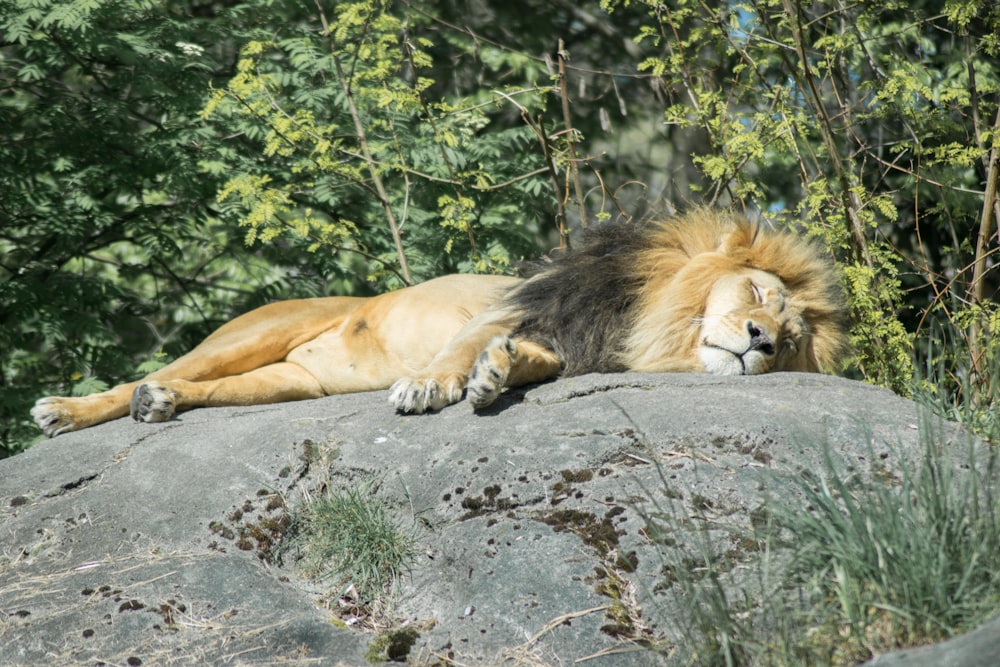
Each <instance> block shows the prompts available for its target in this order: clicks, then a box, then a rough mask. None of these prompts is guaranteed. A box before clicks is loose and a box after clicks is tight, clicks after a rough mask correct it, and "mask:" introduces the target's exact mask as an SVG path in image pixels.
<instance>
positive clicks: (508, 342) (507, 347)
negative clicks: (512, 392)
mask: <svg viewBox="0 0 1000 667" xmlns="http://www.w3.org/2000/svg"><path fill="white" fill-rule="evenodd" d="M515 361H517V343H515V342H514V341H513V340H512V339H511V338H509V337H507V336H497V337H496V338H494V339H493V340H491V341H490V343H489V345H487V346H486V349H485V350H483V352H482V354H480V355H479V358H478V359H476V363H475V365H474V366H473V367H472V374H471V375H470V376H469V385H468V387H466V393H467V395H468V397H469V402H470V403H472V407H474V408H485V407H486V406H487V405H490V404H491V403H493V401H495V400H497V396H499V395H500V392H501V391H503V389H504V387H506V386H507V378H508V377H509V376H510V369H511V368H513V367H514V362H515Z"/></svg>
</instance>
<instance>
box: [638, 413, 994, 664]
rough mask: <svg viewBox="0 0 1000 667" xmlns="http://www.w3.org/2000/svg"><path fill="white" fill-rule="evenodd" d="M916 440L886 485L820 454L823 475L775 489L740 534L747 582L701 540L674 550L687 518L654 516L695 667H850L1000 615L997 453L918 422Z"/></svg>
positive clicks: (887, 462)
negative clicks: (959, 446)
mask: <svg viewBox="0 0 1000 667" xmlns="http://www.w3.org/2000/svg"><path fill="white" fill-rule="evenodd" d="M921 437H922V438H923V440H924V447H923V455H922V456H921V457H919V458H918V460H915V461H901V460H895V457H891V458H889V459H884V460H881V465H883V466H884V467H885V474H884V475H883V476H880V475H878V473H877V471H875V477H873V478H870V479H867V480H860V479H859V478H858V475H857V473H856V471H854V470H853V468H852V466H851V464H850V463H849V462H846V461H841V460H839V459H838V458H837V456H836V454H835V453H834V452H832V450H830V449H829V446H828V449H827V452H826V454H827V462H826V466H825V469H824V470H823V471H821V472H818V473H809V474H805V475H799V474H796V475H795V476H794V477H788V478H781V479H776V480H775V481H776V482H777V484H775V485H772V486H771V488H770V490H769V493H768V497H767V499H762V500H763V501H764V503H765V504H764V505H763V507H766V508H767V509H766V511H761V512H759V515H760V517H761V521H760V522H759V523H758V525H757V526H755V528H756V530H755V531H754V532H753V533H751V534H747V535H745V536H744V537H743V538H742V542H743V543H744V544H748V545H752V547H753V548H752V549H751V551H752V552H753V556H752V557H750V558H749V559H748V560H749V561H750V562H749V563H743V564H742V566H741V567H740V568H739V569H740V570H742V572H743V573H744V574H743V576H742V579H735V578H734V575H733V571H732V568H731V566H730V567H727V564H726V562H725V560H726V559H725V557H720V556H718V555H717V550H716V549H714V548H713V545H712V544H711V543H710V541H709V538H708V535H707V531H706V534H705V535H704V536H703V542H702V543H700V544H698V545H696V547H695V548H694V549H693V550H691V549H682V548H680V547H678V546H676V545H674V544H672V543H671V542H670V541H669V538H668V537H667V536H668V535H669V533H670V529H671V525H672V523H673V522H676V521H679V520H684V518H682V517H679V516H678V512H679V510H678V509H677V508H661V511H660V512H659V513H658V515H657V516H655V517H653V516H650V517H648V518H647V530H646V532H647V534H649V535H650V536H652V537H653V538H654V539H655V540H656V541H658V542H659V543H660V544H661V548H660V551H661V555H662V558H663V561H664V570H665V571H666V572H668V573H669V574H670V578H669V580H668V581H667V582H666V583H667V585H668V586H669V587H670V591H671V594H672V597H675V598H676V599H677V601H678V604H680V605H683V608H684V609H685V610H686V615H684V616H685V618H683V619H682V620H681V626H682V631H683V632H684V633H685V642H684V644H685V646H686V647H688V648H689V650H690V651H691V660H692V662H693V663H695V664H705V665H715V664H718V665H740V664H752V665H800V664H830V665H853V664H858V663H860V662H863V661H865V660H867V659H870V658H871V657H873V656H874V655H877V654H879V653H882V652H885V651H888V650H892V649H894V648H898V647H901V646H918V645H922V644H926V643H931V642H935V641H940V640H943V639H946V638H948V637H951V636H952V635H954V634H956V633H957V632H961V631H964V630H968V629H971V628H973V627H975V626H976V625H977V624H979V623H981V622H983V621H984V620H986V619H987V618H988V617H989V616H991V615H992V614H993V613H995V609H996V605H997V603H998V601H1000V578H998V577H997V571H998V567H1000V557H998V553H1000V551H998V547H1000V514H998V513H997V508H996V498H997V494H998V492H1000V488H998V484H1000V477H998V473H1000V470H998V467H997V460H996V452H995V451H994V450H992V449H989V450H987V449H984V448H982V447H981V446H972V445H971V444H970V445H969V446H968V448H967V449H965V450H964V451H961V452H955V451H954V449H953V447H952V446H951V443H948V442H946V438H945V437H944V435H943V434H941V433H938V432H935V431H933V430H931V429H930V427H928V426H926V425H925V426H924V427H923V428H922V430H921ZM956 454H957V456H956ZM872 460H873V461H876V460H880V459H879V458H878V457H874V456H873V457H872ZM959 460H968V462H969V463H968V464H963V465H960V464H959ZM803 508H807V509H806V510H803ZM663 509H666V511H662V510H663Z"/></svg>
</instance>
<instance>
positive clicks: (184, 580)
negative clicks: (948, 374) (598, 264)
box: [0, 374, 979, 666]
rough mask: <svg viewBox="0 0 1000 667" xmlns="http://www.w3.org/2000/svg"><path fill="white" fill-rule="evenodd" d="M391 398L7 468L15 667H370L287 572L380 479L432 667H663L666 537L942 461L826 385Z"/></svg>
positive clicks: (363, 645)
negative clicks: (326, 502) (345, 497)
mask: <svg viewBox="0 0 1000 667" xmlns="http://www.w3.org/2000/svg"><path fill="white" fill-rule="evenodd" d="M386 396H387V394H386V393H385V392H374V393H370V394H353V395H345V396H337V397H329V398H324V399H319V400H314V401H303V402H298V403H286V404H280V405H267V406H254V407H239V408H218V409H200V410H194V411H191V412H187V413H182V414H181V415H180V416H179V417H178V418H177V419H175V420H173V421H170V422H167V423H164V424H159V425H148V424H137V423H133V422H131V421H129V420H127V419H123V420H119V421H116V422H112V423H108V424H104V425H101V426H98V427H94V428H91V429H87V430H84V431H79V432H76V433H70V434H67V435H63V436H60V437H57V438H55V439H53V440H49V441H46V442H42V443H40V444H38V445H36V446H35V447H33V448H32V449H30V450H29V451H27V452H25V453H24V454H21V455H18V456H16V457H13V458H11V459H7V460H4V461H0V523H2V534H3V542H2V544H3V554H2V557H0V664H3V665H16V664H35V663H41V662H45V663H48V664H75V663H83V662H91V663H92V662H94V661H102V662H106V663H112V664H133V665H137V664H170V663H172V662H204V663H212V662H223V661H230V662H233V663H235V664H241V663H253V664H257V663H263V662H266V663H272V662H288V663H292V664H295V663H297V662H302V663H306V662H309V661H310V660H313V659H319V660H320V661H321V662H322V663H323V664H345V665H364V664H367V663H366V657H365V654H366V651H368V649H369V644H370V643H371V642H372V639H373V635H371V634H368V633H364V632H360V631H357V630H351V629H348V628H346V627H343V625H342V624H337V623H334V617H333V615H332V614H331V613H330V612H329V611H328V610H326V609H324V608H323V606H322V604H321V603H322V601H323V599H324V598H323V596H322V594H321V590H320V589H319V588H318V587H317V585H316V584H314V583H311V582H308V581H306V580H305V579H303V578H302V577H301V576H300V575H299V574H298V572H297V570H296V568H295V564H294V558H291V557H286V558H284V559H283V561H284V562H283V563H282V564H280V565H279V564H269V563H268V562H267V559H266V558H265V557H267V556H269V555H270V554H271V551H272V550H273V549H274V548H275V545H276V544H277V541H278V539H279V536H280V533H281V527H282V525H283V524H282V523H281V522H282V517H283V516H284V513H285V512H287V511H290V510H291V509H293V508H294V507H296V506H297V505H298V504H300V503H301V502H302V498H303V497H304V496H305V495H308V494H315V493H316V492H317V491H318V490H319V489H320V488H321V487H322V485H324V484H326V483H333V484H341V483H343V484H351V483H355V482H357V481H359V480H363V479H367V478H371V477H374V478H376V479H378V480H379V481H380V493H382V494H383V495H385V496H386V497H387V498H388V499H389V500H390V501H391V502H392V503H393V504H394V506H395V507H396V508H397V509H398V516H399V517H400V519H401V520H402V521H404V522H409V523H410V525H420V526H423V527H422V528H421V530H420V531H419V533H418V535H419V537H418V540H419V547H420V548H419V551H420V553H419V556H418V558H417V562H416V563H415V564H414V565H413V568H412V572H411V574H410V576H409V577H407V579H406V581H405V582H404V584H403V587H402V590H401V593H400V597H399V601H398V605H397V608H396V609H395V610H394V614H395V616H396V617H397V618H399V619H401V621H402V622H403V623H404V624H405V625H406V627H409V628H413V629H415V630H416V632H415V633H414V635H413V636H414V639H415V640H414V641H413V642H412V646H410V647H409V650H408V657H409V659H410V661H411V662H414V663H417V664H438V663H437V662H436V661H439V660H452V661H455V662H458V663H460V664H515V665H516V664H525V663H526V662H527V661H528V659H529V658H530V660H532V661H534V662H532V664H572V663H573V662H574V661H581V660H586V664H587V665H616V666H617V665H654V664H664V663H666V662H667V658H666V657H665V654H664V653H662V652H653V651H649V650H645V649H644V648H643V646H642V645H643V643H644V640H648V639H650V638H653V637H658V638H660V637H665V638H666V641H667V642H668V643H669V641H671V639H670V638H671V636H672V635H671V632H673V630H672V628H671V626H672V625H673V624H672V622H671V621H670V619H671V614H678V613H683V610H682V609H679V608H676V607H672V606H671V604H670V603H669V602H667V601H665V600H664V596H663V595H662V594H661V593H659V592H658V589H657V585H658V584H659V583H661V582H662V580H663V566H664V564H663V562H662V559H661V558H660V556H659V555H658V553H659V552H658V551H657V550H656V549H655V548H654V546H653V545H652V544H651V543H650V541H649V539H648V538H647V537H646V536H645V535H644V530H643V527H644V519H643V516H644V515H648V514H649V513H651V512H653V511H656V510H657V508H662V507H664V506H667V505H669V506H671V507H676V508H679V509H681V510H683V511H685V512H689V511H690V512H692V513H695V514H697V515H698V516H699V517H701V518H704V519H707V520H709V521H717V522H718V523H719V524H720V525H722V524H727V525H729V524H731V525H732V526H736V527H739V526H744V527H746V526H749V524H750V521H751V517H752V515H753V513H754V512H755V511H757V510H759V509H760V507H761V504H762V489H763V488H764V487H766V486H767V484H768V483H769V481H770V480H773V478H774V477H773V475H774V473H775V472H776V471H777V472H784V473H791V474H796V473H798V472H801V471H819V470H822V469H823V466H824V456H825V453H826V452H834V453H835V456H836V457H837V458H839V459H840V460H841V461H842V462H843V463H844V464H845V465H846V466H850V467H851V468H852V469H856V470H857V471H859V472H861V473H878V472H879V471H881V470H884V468H885V467H886V466H888V465H891V464H890V463H889V462H888V461H890V456H889V454H890V452H892V453H898V452H904V453H907V452H908V453H910V454H915V453H918V452H919V450H920V445H919V440H918V432H917V425H918V415H917V410H916V408H915V406H914V404H913V403H912V402H910V401H907V400H904V399H901V398H899V397H897V396H895V395H893V394H892V393H890V392H888V391H885V390H880V389H876V388H873V387H871V386H868V385H864V384H861V383H858V382H854V381H850V380H846V379H842V378H835V377H828V376H819V375H807V374H773V375H766V376H757V377H735V378H719V377H712V376H707V375H682V374H674V375H643V374H622V375H591V376H584V377H579V378H570V379H565V380H561V381H558V382H554V383H551V384H546V385H541V386H538V387H533V388H529V389H526V390H515V391H511V392H509V393H508V394H505V395H504V396H502V397H501V398H500V399H499V400H498V402H497V404H495V405H494V406H492V407H491V408H490V409H489V410H488V411H485V412H481V413H473V412H472V410H471V409H470V408H469V406H468V405H467V404H466V403H459V404H457V405H455V406H452V407H449V408H446V409H445V410H443V411H442V412H440V413H438V414H432V415H400V414H396V413H395V412H394V411H393V410H392V409H391V407H390V406H389V405H388V403H387V402H386ZM940 428H942V429H947V428H948V427H947V426H940ZM894 455H895V454H894ZM718 538H719V541H720V544H722V545H723V547H725V544H726V540H727V539H728V540H730V542H732V541H733V540H734V539H735V538H731V536H730V533H728V532H726V531H720V532H719V533H718ZM679 539H684V538H683V537H681V538H679ZM729 548H733V547H732V544H730V546H729ZM4 619H6V620H4ZM634 640H638V641H634ZM404 652H406V651H405V650H404ZM441 664H445V663H441ZM893 664H896V663H893ZM899 664H911V663H906V662H903V663H899ZM912 664H920V665H923V664H930V663H924V662H920V663H912ZM941 664H944V663H941ZM949 664H951V663H949ZM954 664H960V663H954ZM961 664H966V663H961ZM967 664H969V665H972V664H974V663H967ZM975 664H979V663H975Z"/></svg>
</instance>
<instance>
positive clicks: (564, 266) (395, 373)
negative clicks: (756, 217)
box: [31, 209, 847, 436]
mask: <svg viewBox="0 0 1000 667" xmlns="http://www.w3.org/2000/svg"><path fill="white" fill-rule="evenodd" d="M844 312H845V311H844V305H843V300H842V295H841V294H840V291H839V289H838V281H837V278H836V274H835V273H834V270H833V267H832V266H831V265H830V264H829V263H828V262H827V261H825V260H824V259H823V258H822V257H821V255H820V254H819V253H818V251H817V250H816V249H815V248H814V247H813V246H812V245H810V244H808V243H806V242H805V241H803V240H801V239H800V238H798V237H796V236H793V235H791V234H788V233H782V232H771V231H766V230H764V229H762V228H761V227H759V226H756V225H754V224H751V223H750V222H748V221H747V220H745V219H743V218H739V217H736V216H731V215H728V214H723V213H717V212H714V211H708V210H705V209H700V210H696V211H694V212H692V213H689V214H687V215H685V216H682V217H678V218H674V219H672V220H668V221H667V222H664V223H661V224H656V225H634V224H614V225H604V226H602V227H600V228H598V229H596V230H595V231H594V232H592V233H591V234H590V235H589V237H588V239H587V240H585V242H584V244H583V246H582V247H580V248H579V249H578V250H575V251H573V252H571V253H568V254H567V255H565V256H562V257H560V258H559V259H556V260H555V261H553V262H550V263H546V264H538V265H537V266H535V267H534V272H533V275H531V276H530V277H528V278H526V279H519V278H510V277H502V276H480V275H451V276H445V277H442V278H437V279H435V280H429V281H427V282H425V283H422V284H419V285H415V286H413V287H407V288H405V289H401V290H398V291H395V292H390V293H387V294H381V295H379V296H375V297H371V298H358V297H327V298H317V299H301V300H294V301H283V302H278V303H273V304H270V305H267V306H263V307H261V308H258V309H256V310H254V311H251V312H249V313H247V314H245V315H242V316H240V317H237V318H236V319H234V320H232V321H231V322H229V323H227V324H225V325H223V326H222V327H221V328H219V329H218V330H217V331H215V332H214V333H213V334H211V335H210V336H209V337H208V338H206V339H205V340H204V342H202V343H201V344H200V345H199V346H198V347H196V348H195V349H194V350H192V351H191V352H190V353H188V354H186V355H184V356H183V357H181V358H179V359H177V360H176V361H174V362H173V363H171V364H169V365H167V366H165V367H163V368H162V369H160V370H158V371H156V372H155V373H150V374H149V375H147V376H146V377H145V378H143V379H141V380H139V381H138V382H132V383H129V384H123V385H119V386H117V387H114V388H113V389H110V390H109V391H105V392H101V393H99V394H93V395H91V396H86V397H82V398H63V397H48V398H43V399H41V400H39V401H38V402H37V403H36V404H35V407H34V408H33V409H32V411H31V414H32V416H33V417H34V419H35V421H36V423H37V424H38V426H39V427H40V428H41V429H42V431H43V432H44V433H45V434H46V435H48V436H56V435H59V434H60V433H66V432H68V431H75V430H78V429H82V428H86V427H88V426H93V425H95V424H100V423H101V422H105V421H108V420H110V419H116V418H118V417H123V416H125V415H127V414H131V415H132V417H133V418H134V419H136V420H141V421H145V422H162V421H165V420H167V419H170V418H171V417H173V415H174V413H175V412H177V411H179V410H187V409H190V408H197V407H201V406H225V405H258V404H262V403H276V402H281V401H297V400H301V399H306V398H318V397H320V396H327V395H331V394H343V393H349V392H360V391H370V390H374V389H385V388H387V387H390V388H391V389H390V391H389V402H390V403H391V404H392V405H393V406H395V408H396V410H399V411H400V412H406V413H422V412H427V411H430V410H439V409H441V408H443V407H444V406H446V405H450V404H452V403H456V402H458V401H460V400H461V399H462V395H463V393H464V394H465V395H466V396H467V397H468V400H469V402H470V403H471V404H472V406H473V407H474V408H483V407H485V406H488V405H490V404H491V403H493V401H495V400H496V398H497V396H498V395H499V394H500V392H502V391H503V390H504V389H505V388H506V387H517V386H520V385H525V384H530V383H535V382H542V381H545V380H550V379H552V378H556V377H560V376H571V375H580V374H583V373H592V372H598V373H612V372H618V371H626V370H630V371H643V372H654V373H655V372H706V373H714V374H717V375H756V374H759V373H767V372H769V371H811V372H818V371H824V370H826V371H830V370H834V369H835V368H836V367H837V366H838V364H839V363H840V361H841V358H842V357H843V355H844V354H845V352H846V340H847V335H846V330H845V316H844Z"/></svg>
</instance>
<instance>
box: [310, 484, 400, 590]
mask: <svg viewBox="0 0 1000 667" xmlns="http://www.w3.org/2000/svg"><path fill="white" fill-rule="evenodd" d="M292 525H293V534H294V538H293V545H294V546H297V547H298V549H299V551H300V553H301V561H300V564H301V567H302V570H303V572H304V574H306V576H309V577H312V578H315V579H330V580H333V581H334V582H335V585H337V586H342V587H343V590H344V593H343V594H346V593H347V592H348V591H350V590H351V589H353V591H354V594H353V595H351V597H353V598H355V599H356V600H357V601H358V602H359V603H360V604H363V605H369V604H372V603H376V602H380V601H384V600H385V598H386V596H387V595H391V594H392V593H393V592H394V590H395V589H396V587H397V586H398V584H399V582H400V580H401V579H402V577H403V575H404V573H405V572H406V571H407V570H408V569H409V567H410V566H411V565H412V563H413V560H414V557H415V546H414V545H415V539H416V534H415V529H404V528H403V527H402V526H401V524H400V522H399V521H398V520H397V518H396V512H395V510H394V509H393V508H392V507H391V506H390V505H389V503H388V502H387V501H386V500H385V499H383V498H382V497H380V496H379V495H378V485H377V484H376V483H375V482H374V481H371V480H369V481H365V482H362V483H360V484H358V485H357V486H353V487H350V488H343V489H330V490H328V491H326V492H325V493H324V494H323V495H321V496H319V497H316V498H313V499H311V500H309V501H308V502H307V503H306V505H305V507H304V509H302V510H301V511H300V512H299V513H298V514H297V515H296V516H295V517H294V519H293V523H292Z"/></svg>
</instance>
